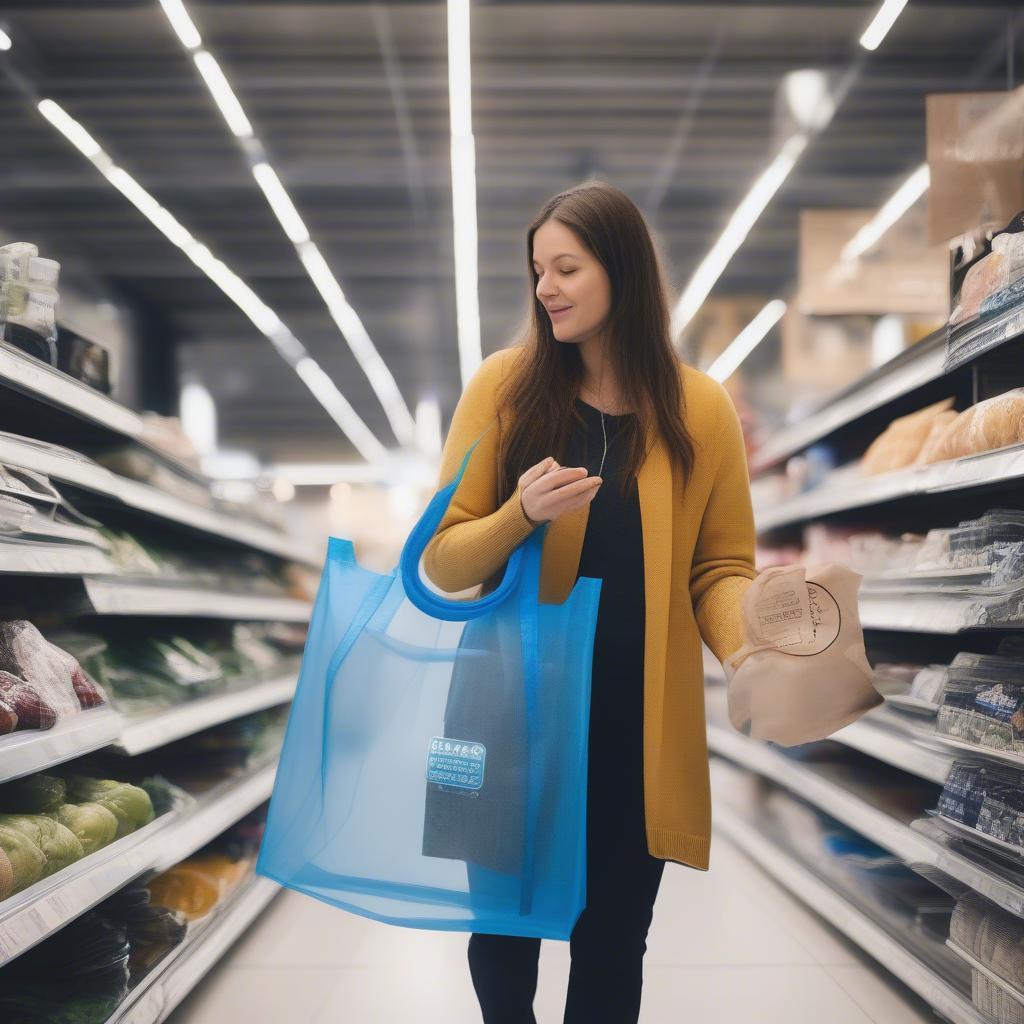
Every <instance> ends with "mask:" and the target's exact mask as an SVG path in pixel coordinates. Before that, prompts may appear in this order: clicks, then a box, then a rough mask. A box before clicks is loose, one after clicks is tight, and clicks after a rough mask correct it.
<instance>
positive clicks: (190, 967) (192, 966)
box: [107, 878, 281, 1024]
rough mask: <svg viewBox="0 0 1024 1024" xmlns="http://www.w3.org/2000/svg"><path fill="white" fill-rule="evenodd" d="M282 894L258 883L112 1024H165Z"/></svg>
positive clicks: (132, 996) (232, 900)
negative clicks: (251, 925)
mask: <svg viewBox="0 0 1024 1024" xmlns="http://www.w3.org/2000/svg"><path fill="white" fill-rule="evenodd" d="M280 891H281V889H280V886H278V885H277V883H276V882H271V881H270V880H269V879H267V878H254V879H253V880H252V881H250V882H247V883H245V884H244V885H243V887H242V888H241V889H240V890H239V891H238V892H236V893H234V894H233V895H232V896H230V897H229V898H228V900H227V901H226V903H225V904H224V906H223V907H218V908H216V910H214V911H213V913H212V915H211V918H210V920H209V921H208V922H207V921H204V922H202V925H203V927H200V928H196V930H195V931H194V932H191V931H190V933H189V934H188V935H187V936H186V938H185V941H184V942H183V943H182V944H181V945H180V946H179V947H178V948H177V949H175V950H172V951H171V952H170V953H169V954H168V955H167V956H166V957H165V958H164V959H163V960H162V961H161V962H160V963H159V964H157V965H156V966H155V967H154V968H153V970H152V971H150V973H149V974H148V975H146V977H145V978H143V979H142V981H141V982H140V984H139V987H138V988H137V989H136V990H135V991H133V992H130V993H129V995H128V998H127V999H126V1000H125V1002H124V1003H123V1004H122V1005H121V1006H120V1007H118V1009H117V1010H115V1011H114V1013H113V1014H111V1016H110V1017H109V1018H108V1020H107V1024H159V1022H160V1021H163V1020H166V1019H167V1017H168V1016H170V1014H171V1012H172V1011H173V1010H174V1008H175V1007H176V1006H177V1005H178V1004H179V1003H180V1002H181V1001H182V1000H183V999H184V998H185V997H186V996H187V995H188V994H189V993H190V992H191V991H192V989H194V988H195V987H196V985H197V984H198V983H199V982H200V981H201V980H202V978H203V977H204V976H205V975H206V973H207V972H208V971H209V970H210V968H211V967H213V965H214V964H215V963H216V962H217V961H218V960H219V959H220V958H221V957H222V956H223V955H224V953H225V952H227V950H228V949H229V948H230V947H231V945H232V944H233V943H234V942H236V941H237V940H238V939H239V938H240V937H241V936H242V935H243V934H244V933H245V931H246V929H247V928H248V927H249V925H250V924H252V922H253V921H254V920H255V919H256V918H257V917H258V916H259V915H260V914H261V913H262V912H263V910H264V909H265V908H266V907H267V906H268V904H269V903H270V902H271V900H273V898H274V897H275V896H276V895H277V894H278V893H279V892H280Z"/></svg>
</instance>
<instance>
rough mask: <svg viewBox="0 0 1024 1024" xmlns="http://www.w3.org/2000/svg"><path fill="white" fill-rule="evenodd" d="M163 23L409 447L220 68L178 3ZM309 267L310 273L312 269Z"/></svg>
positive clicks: (370, 358)
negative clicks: (240, 145)
mask: <svg viewBox="0 0 1024 1024" xmlns="http://www.w3.org/2000/svg"><path fill="white" fill-rule="evenodd" d="M160 4H161V6H162V7H163V10H164V13H165V14H166V15H167V20H168V21H169V22H170V23H171V27H172V28H173V29H174V31H175V32H176V33H177V35H178V38H179V39H180V40H181V42H182V45H183V46H184V47H185V48H186V49H187V50H189V51H190V52H192V59H193V60H194V61H195V64H196V67H197V68H198V69H199V72H200V74H201V75H202V78H203V81H204V82H205V83H206V87H207V89H209V91H210V95H211V96H212V97H213V99H214V102H215V103H216V104H217V106H218V108H219V109H220V112H221V114H222V115H223V116H224V120H225V122H226V123H227V125H228V128H229V129H230V130H231V132H232V134H234V135H235V136H236V137H237V138H239V139H242V140H244V142H245V147H244V148H245V152H246V156H247V158H248V159H249V162H250V168H251V170H252V175H253V178H255V180H256V183H257V184H258V185H259V187H260V190H261V191H262V192H263V195H264V197H265V198H266V200H267V203H268V204H269V206H270V209H271V210H272V211H273V213H274V216H275V217H277V219H278V221H279V222H280V224H281V227H282V229H283V230H284V233H285V234H286V235H287V236H288V238H289V240H290V241H291V243H292V245H294V246H295V249H296V252H297V253H298V256H299V258H300V260H301V261H302V264H303V266H304V267H305V268H306V271H307V272H308V273H309V275H310V279H311V280H312V282H313V285H314V286H315V287H316V290H317V291H318V292H319V293H320V297H321V299H323V302H324V304H325V305H326V306H327V310H328V312H329V313H330V315H331V319H333V320H334V323H335V325H336V326H337V327H338V330H339V331H341V334H342V336H343V337H344V338H345V341H346V342H347V343H348V345H349V348H350V349H351V350H352V354H353V355H354V356H355V357H356V360H357V361H358V362H359V365H360V367H361V368H362V369H363V372H364V373H365V374H366V376H367V379H368V380H369V382H370V386H371V387H372V388H373V390H374V393H375V394H376V395H377V398H378V399H379V401H380V403H381V405H382V406H383V407H384V412H385V414H386V415H387V418H388V422H389V423H390V425H391V429H392V430H393V431H394V434H395V437H396V438H397V439H398V441H399V444H401V445H402V446H404V447H412V446H414V445H415V443H416V423H415V420H414V419H413V416H412V413H411V412H410V410H409V407H408V406H407V405H406V403H405V399H404V398H403V397H402V392H401V391H400V390H399V387H398V384H397V383H396V381H395V378H394V376H393V375H392V373H391V371H390V370H389V369H388V366H387V363H385V361H384V359H383V357H382V356H381V355H380V353H379V351H378V350H377V347H376V346H375V345H374V344H373V341H372V339H371V338H370V335H369V333H368V332H367V331H366V328H365V327H364V326H363V323H362V321H361V320H360V318H359V315H358V314H357V313H356V311H355V309H353V308H352V306H351V304H350V303H349V302H348V300H347V299H346V298H345V294H344V292H343V291H342V289H341V285H340V284H339V283H338V280H337V278H336V277H335V276H334V274H333V273H332V272H331V269H330V267H329V266H328V264H327V261H326V260H325V259H324V257H323V255H322V254H321V252H320V250H319V249H318V248H317V247H316V245H315V244H314V243H313V241H312V240H311V237H310V233H309V229H308V227H307V226H306V224H305V223H304V222H303V220H302V217H301V215H300V214H299V211H298V210H297V209H296V207H295V203H294V202H293V201H292V199H291V197H290V196H289V195H288V192H287V190H286V189H285V187H284V185H283V183H282V182H281V179H280V178H279V177H278V175H277V173H276V171H275V170H274V168H273V167H272V166H271V164H270V162H269V161H268V160H267V159H266V153H265V151H264V147H263V144H262V143H261V142H260V140H259V138H258V137H257V136H256V135H255V133H254V132H253V128H252V124H251V122H250V121H249V119H248V117H247V116H246V113H245V110H244V108H243V107H242V104H241V102H240V101H239V99H238V97H237V96H236V95H235V93H234V91H233V90H232V88H231V84H230V82H229V81H228V79H227V76H226V75H225V74H224V71H223V69H222V68H221V66H220V65H219V64H218V63H217V61H216V60H215V59H214V57H213V55H212V54H211V53H210V52H209V51H208V50H206V49H199V48H200V47H201V46H202V45H203V43H202V37H201V36H200V34H199V31H198V30H197V29H196V27H195V24H194V23H193V21H192V19H191V16H190V15H189V13H188V8H187V7H186V6H185V4H184V2H183V0H160ZM311 268H315V272H314V270H312V269H311Z"/></svg>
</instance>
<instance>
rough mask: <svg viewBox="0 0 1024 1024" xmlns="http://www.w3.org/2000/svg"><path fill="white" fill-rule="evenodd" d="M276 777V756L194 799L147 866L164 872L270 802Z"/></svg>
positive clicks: (163, 837) (162, 838) (167, 833)
mask: <svg viewBox="0 0 1024 1024" xmlns="http://www.w3.org/2000/svg"><path fill="white" fill-rule="evenodd" d="M276 774H277V755H275V756H274V758H273V760H272V761H271V762H269V763H265V764H264V765H262V766H261V767H257V768H256V769H254V770H250V771H249V772H248V773H247V774H246V775H244V776H242V777H241V778H230V779H225V780H224V781H223V782H222V783H220V784H219V785H217V786H215V787H214V788H213V789H211V790H210V791H209V792H208V793H204V794H203V796H201V797H200V798H199V799H198V803H197V806H196V807H194V808H192V809H191V810H190V811H188V813H187V814H182V815H181V816H180V817H179V819H178V820H177V821H176V822H175V824H174V828H173V829H169V830H168V831H167V832H166V833H165V834H164V835H163V836H162V837H161V840H160V848H159V850H155V851H154V860H153V863H152V864H151V867H153V868H155V869H156V870H158V871H166V870H167V869H168V868H169V867H171V866H172V865H174V864H177V863H178V861H180V860H184V859H185V858H186V857H187V856H189V854H192V853H195V851H196V850H198V849H199V848H200V847H201V846H204V845H205V844H206V843H208V842H209V841H210V840H211V839H213V838H214V837H215V836H219V835H220V834H221V832H223V831H224V830H225V829H226V828H227V827H228V826H229V825H232V824H234V823H235V822H236V821H238V820H239V818H244V817H245V815H247V814H248V813H249V812H250V811H251V810H253V808H255V807H259V805H260V804H261V803H263V801H264V800H269V799H270V794H271V792H272V791H273V788H274V776H275V775H276Z"/></svg>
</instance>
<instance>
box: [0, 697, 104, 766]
mask: <svg viewBox="0 0 1024 1024" xmlns="http://www.w3.org/2000/svg"><path fill="white" fill-rule="evenodd" d="M121 721H122V720H121V716H120V715H119V714H118V713H117V712H116V711H115V710H114V709H113V708H112V707H109V706H106V705H105V706H102V707H98V708H90V709H89V710H87V711H80V712H79V713H78V714H76V715H71V716H69V717H68V718H67V719H65V720H64V721H63V722H59V723H58V724H57V725H55V726H54V727H53V728H52V729H25V730H23V731H21V732H13V733H11V734H10V735H8V736H3V737H0V782H7V781H8V780H9V779H17V778H20V777H21V776H22V775H31V774H32V772H39V771H42V770H43V769H44V768H49V767H50V766H51V765H55V764H60V763H61V762H62V761H69V760H71V758H73V757H80V756H81V755H82V754H88V753H89V752H90V751H93V750H98V749H99V748H100V747H105V746H107V744H108V743H113V742H114V741H115V740H116V739H117V737H118V735H119V734H120V732H121Z"/></svg>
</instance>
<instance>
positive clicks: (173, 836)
mask: <svg viewBox="0 0 1024 1024" xmlns="http://www.w3.org/2000/svg"><path fill="white" fill-rule="evenodd" d="M276 771H277V758H276V755H275V757H274V760H273V761H272V762H270V763H265V764H264V765H263V766H262V767H259V768H257V769H256V770H255V771H253V772H250V773H249V774H247V775H245V776H243V777H241V778H230V779H225V780H224V781H223V782H222V783H220V784H219V785H217V786H215V787H214V788H213V789H211V790H210V791H209V792H208V793H206V794H204V795H203V796H202V797H200V798H199V799H198V800H197V803H196V805H195V806H194V807H191V808H189V807H184V808H179V809H176V810H173V811H169V812H168V813H167V814H163V815H161V816H160V817H159V818H157V819H156V820H155V821H152V822H150V823H149V824H148V825H145V826H143V827H142V828H140V829H139V830H138V831H136V832H133V833H132V834H131V835H128V836H125V837H124V838H123V839H118V840H117V841H116V842H113V843H111V844H110V845H109V846H106V847H104V848H103V849H102V850H97V851H96V853H93V854H90V855H89V856H88V857H83V858H82V860H80V861H77V862H76V863H74V864H71V865H69V866H68V867H66V868H64V869H62V870H61V871H58V872H56V873H55V874H53V875H51V876H50V877H49V878H44V879H42V880H41V881H39V882H36V884H35V885H33V886H30V887H29V888H27V889H25V890H24V891H23V892H20V893H17V894H15V895H14V896H10V897H8V898H7V899H6V900H3V901H2V902H0V967H2V966H3V965H4V964H5V963H7V962H8V961H9V960H13V959H14V958H15V957H16V956H19V955H20V954H22V953H24V952H25V951H26V950H28V949H31V948H32V947H33V946H34V945H36V943H38V942H41V941H42V940H43V939H45V938H46V937H47V936H48V935H50V934H52V933H53V932H55V931H58V930H59V929H61V928H63V927H64V925H66V924H67V923H68V922H69V921H73V920H74V919H75V918H76V917H78V916H80V915H81V914H84V913H85V912H86V911H87V910H89V909H91V908H92V907H94V906H95V905H96V904H97V903H99V902H101V901H102V900H104V899H106V898H107V897H108V896H110V895H111V894H113V893H115V892H117V890H118V889H120V888H122V887H123V886H125V885H127V884H128V883H129V882H130V881H132V879H134V878H137V877H138V876H139V875H141V874H142V873H143V872H145V871H150V870H157V871H165V870H166V869H167V868H169V867H171V866H172V865H174V864H177V863H178V861H180V860H184V859H185V858H186V857H188V856H189V855H191V854H192V853H195V851H196V850H198V849H199V848H200V847H202V846H204V845H205V844H206V843H208V842H209V841H210V840H211V839H213V838H214V837H215V836H218V835H220V834H221V832H223V831H224V830H225V829H226V828H228V827H229V826H231V825H233V824H234V823H235V822H236V821H238V820H239V819H240V818H242V817H244V816H245V815H246V814H248V813H249V812H250V811H251V810H253V808H255V807H258V806H259V805H260V804H261V803H262V802H263V801H264V800H267V799H268V798H269V797H270V793H271V791H272V789H273V785H274V774H275V773H276Z"/></svg>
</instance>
